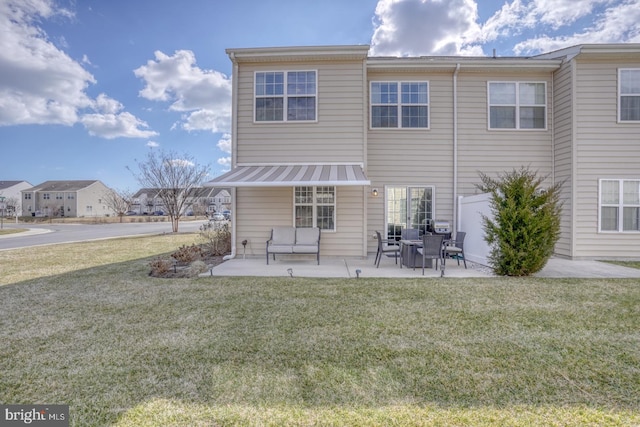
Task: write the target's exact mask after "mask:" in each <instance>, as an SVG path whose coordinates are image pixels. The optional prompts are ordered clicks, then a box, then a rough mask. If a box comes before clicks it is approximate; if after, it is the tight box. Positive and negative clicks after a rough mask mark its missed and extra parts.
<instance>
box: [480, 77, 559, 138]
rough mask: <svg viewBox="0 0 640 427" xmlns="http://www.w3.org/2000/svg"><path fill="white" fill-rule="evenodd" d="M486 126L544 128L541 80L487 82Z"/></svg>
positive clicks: (544, 92)
mask: <svg viewBox="0 0 640 427" xmlns="http://www.w3.org/2000/svg"><path fill="white" fill-rule="evenodd" d="M488 91H489V96H488V98H489V129H546V117H547V85H546V83H544V82H489V87H488Z"/></svg>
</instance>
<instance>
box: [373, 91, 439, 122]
mask: <svg viewBox="0 0 640 427" xmlns="http://www.w3.org/2000/svg"><path fill="white" fill-rule="evenodd" d="M405 83H406V84H412V83H420V84H426V85H427V102H426V103H421V102H418V103H412V102H408V103H403V102H402V85H403V84H405ZM374 84H389V85H396V88H397V92H396V93H397V94H398V99H397V102H395V103H374V102H373V85H374ZM430 90H431V83H430V82H429V80H391V81H386V80H372V81H370V82H369V129H370V130H388V129H406V130H429V129H431V103H430ZM374 107H396V109H397V118H398V124H397V126H374V125H373V108H374ZM402 107H425V108H426V109H427V126H406V127H405V126H403V125H402V122H403V115H402Z"/></svg>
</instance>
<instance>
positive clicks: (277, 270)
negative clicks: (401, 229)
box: [207, 255, 492, 278]
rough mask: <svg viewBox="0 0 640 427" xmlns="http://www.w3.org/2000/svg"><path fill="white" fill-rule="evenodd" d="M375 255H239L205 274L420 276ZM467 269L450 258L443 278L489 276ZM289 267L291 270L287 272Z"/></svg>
mask: <svg viewBox="0 0 640 427" xmlns="http://www.w3.org/2000/svg"><path fill="white" fill-rule="evenodd" d="M374 258H375V257H374V256H373V255H371V256H369V257H367V258H356V257H353V258H344V257H322V258H321V259H320V265H317V264H316V262H315V260H311V259H309V258H308V257H307V258H304V259H303V258H300V259H297V258H295V257H286V256H281V257H278V258H277V259H276V260H275V261H273V260H270V261H269V265H267V264H266V261H265V259H264V257H260V258H257V257H251V258H249V257H248V258H246V259H243V258H242V256H240V257H237V258H235V259H232V260H228V261H225V262H223V263H222V264H220V265H218V266H216V267H214V268H213V269H212V270H211V272H210V273H207V275H212V276H265V277H278V276H280V277H287V276H290V275H292V276H293V277H344V278H356V277H358V275H359V276H360V277H363V278H364V277H423V276H422V269H421V268H416V269H415V270H414V269H413V268H407V267H403V268H400V266H399V265H397V264H396V263H395V261H394V258H392V257H390V258H383V259H382V261H381V262H380V267H379V268H376V266H375V265H374V263H373V261H374ZM467 265H468V268H467V269H465V268H464V266H463V265H462V264H461V265H460V266H458V265H457V263H456V262H455V261H450V262H448V263H447V264H446V267H445V276H446V277H490V276H492V274H491V273H490V272H489V270H488V269H487V268H486V267H484V266H481V265H479V264H474V263H471V262H469V261H467ZM289 269H290V270H291V271H290V272H289ZM424 277H440V270H435V269H433V268H430V269H429V268H427V269H425V275H424Z"/></svg>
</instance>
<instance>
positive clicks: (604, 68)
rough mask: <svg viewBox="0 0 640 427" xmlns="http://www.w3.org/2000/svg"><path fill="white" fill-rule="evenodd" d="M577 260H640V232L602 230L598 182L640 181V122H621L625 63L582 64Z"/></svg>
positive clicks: (579, 68)
mask: <svg viewBox="0 0 640 427" xmlns="http://www.w3.org/2000/svg"><path fill="white" fill-rule="evenodd" d="M576 67H577V89H576V91H577V104H578V106H579V109H578V111H577V121H576V123H577V129H578V134H577V135H576V140H575V144H576V147H577V170H576V176H577V186H576V190H577V192H576V200H577V205H576V215H575V217H576V253H575V257H577V258H592V257H602V258H616V257H640V233H637V232H635V233H600V232H598V210H599V208H598V180H599V179H601V178H614V179H624V178H627V179H640V166H639V165H638V161H637V159H638V158H640V136H639V135H640V124H638V123H617V102H618V88H617V80H618V68H640V58H637V59H636V60H635V61H634V60H628V61H625V62H617V63H616V62H612V61H590V62H589V61H586V60H582V61H576Z"/></svg>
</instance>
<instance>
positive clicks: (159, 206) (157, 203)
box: [131, 188, 165, 215]
mask: <svg viewBox="0 0 640 427" xmlns="http://www.w3.org/2000/svg"><path fill="white" fill-rule="evenodd" d="M159 192H160V189H158V188H141V189H140V190H138V192H137V193H136V194H134V195H133V204H132V205H131V210H132V211H133V212H135V213H136V214H138V215H153V213H154V212H157V211H164V209H165V207H164V203H163V202H162V199H161V198H160V197H159V196H158V194H159Z"/></svg>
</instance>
